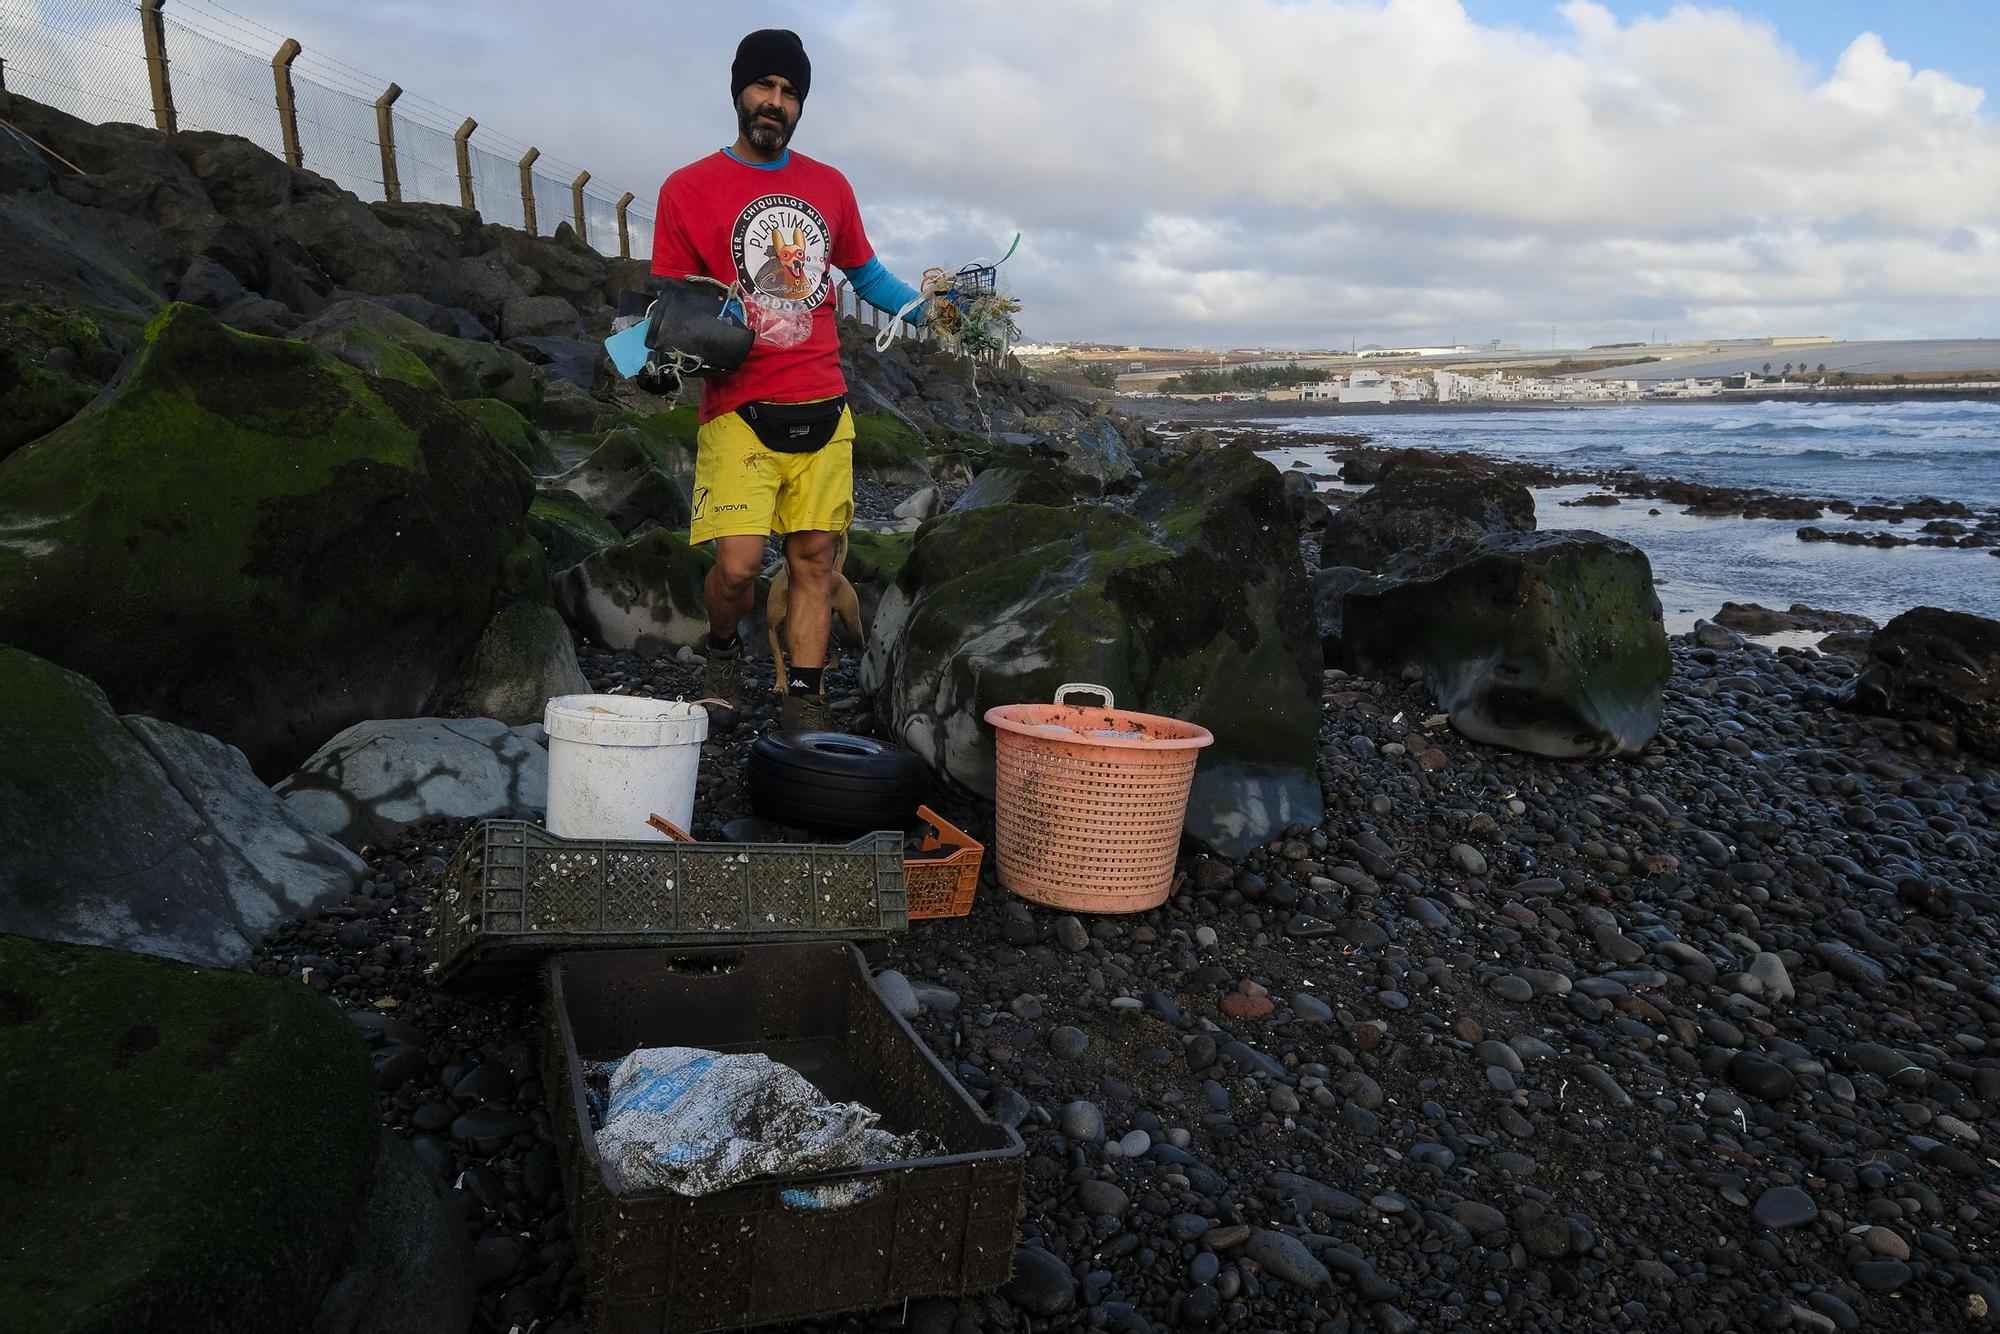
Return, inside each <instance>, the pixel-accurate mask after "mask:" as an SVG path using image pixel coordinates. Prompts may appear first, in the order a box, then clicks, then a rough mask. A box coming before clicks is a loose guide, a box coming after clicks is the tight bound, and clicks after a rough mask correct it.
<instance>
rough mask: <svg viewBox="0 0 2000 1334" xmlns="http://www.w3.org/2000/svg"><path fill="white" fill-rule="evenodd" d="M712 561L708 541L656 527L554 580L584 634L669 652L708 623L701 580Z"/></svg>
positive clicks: (562, 605) (569, 616)
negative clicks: (698, 543)
mask: <svg viewBox="0 0 2000 1334" xmlns="http://www.w3.org/2000/svg"><path fill="white" fill-rule="evenodd" d="M714 564H715V552H714V550H713V549H712V547H711V546H710V545H709V544H707V543H704V544H703V545H701V546H699V547H696V546H690V545H689V543H688V540H687V534H686V533H677V532H671V531H669V530H668V529H665V528H655V529H652V530H651V531H650V532H647V533H646V534H645V535H644V536H641V537H635V538H633V539H632V540H631V541H629V542H620V543H619V544H617V545H616V546H610V547H606V548H604V549H603V550H602V551H599V552H596V553H595V554H593V555H591V556H590V557H589V558H588V559H586V560H584V561H583V562H582V563H580V564H578V565H574V566H572V567H570V568H569V569H567V570H565V571H563V573H562V574H561V575H559V576H558V577H557V578H556V581H555V597H556V606H557V608H558V609H559V610H561V612H562V614H563V619H565V620H566V621H568V622H569V623H570V625H572V626H573V627H575V628H576V629H577V630H578V631H579V632H580V633H582V634H583V635H585V636H587V637H588V638H590V639H591V640H593V641H595V642H596V643H599V644H602V645H604V646H606V647H608V648H617V649H628V650H630V651H632V652H635V653H641V654H657V653H670V652H673V651H674V650H675V649H678V648H682V647H684V646H687V645H692V644H694V643H696V642H697V641H698V640H699V639H700V638H701V637H702V636H703V635H704V634H706V633H707V630H708V610H707V602H706V599H705V597H704V596H703V593H702V584H703V582H704V581H705V580H706V579H707V577H708V571H709V569H710V568H711V567H712V566H713V565H714Z"/></svg>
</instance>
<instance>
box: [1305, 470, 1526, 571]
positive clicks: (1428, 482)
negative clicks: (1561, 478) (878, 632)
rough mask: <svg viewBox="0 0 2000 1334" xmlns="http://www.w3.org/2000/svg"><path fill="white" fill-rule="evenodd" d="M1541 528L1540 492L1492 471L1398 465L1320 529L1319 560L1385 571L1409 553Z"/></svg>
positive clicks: (1338, 511)
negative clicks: (1537, 496) (1537, 525)
mask: <svg viewBox="0 0 2000 1334" xmlns="http://www.w3.org/2000/svg"><path fill="white" fill-rule="evenodd" d="M1534 528H1535V497H1534V495H1533V494H1532V493H1531V492H1530V491H1529V490H1528V488H1527V487H1525V486H1522V485H1521V484H1520V483H1519V482H1510V481H1507V480H1506V479H1505V478H1502V477H1498V476H1495V475H1494V474H1492V473H1489V472H1481V471H1476V470H1470V469H1467V468H1463V467H1456V466H1451V467H1446V466H1437V465H1433V464H1428V463H1420V462H1408V463H1397V464H1395V465H1394V466H1393V467H1390V468H1389V469H1388V470H1387V471H1386V472H1384V473H1383V474H1382V477H1381V480H1380V481H1378V482H1376V483H1375V485H1374V488H1373V489H1372V490H1370V491H1369V492H1368V493H1367V494H1366V495H1364V496H1362V497H1361V498H1360V499H1358V500H1353V501H1350V502H1349V503H1347V504H1346V505H1343V506H1341V508H1340V509H1338V510H1336V511H1334V513H1333V516H1332V517H1331V518H1330V519H1329V520H1328V521H1327V525H1326V531H1325V532H1324V533H1322V534H1321V535H1320V548H1319V549H1320V557H1319V559H1320V564H1322V565H1353V566H1357V567H1359V568H1361V569H1364V570H1375V569H1380V568H1381V567H1382V566H1384V565H1386V564H1388V562H1389V561H1390V560H1392V559H1394V558H1395V557H1396V556H1397V555H1399V554H1401V553H1403V552H1406V551H1424V550H1427V549H1429V548H1431V547H1435V546H1440V545H1444V544H1447V543H1451V542H1460V541H1477V540H1479V539H1480V538H1482V537H1485V536H1487V535H1488V534H1489V533H1527V532H1533V531H1534Z"/></svg>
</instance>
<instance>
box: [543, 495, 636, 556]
mask: <svg viewBox="0 0 2000 1334" xmlns="http://www.w3.org/2000/svg"><path fill="white" fill-rule="evenodd" d="M528 531H529V532H531V533H533V534H534V535H535V540H536V541H537V542H540V543H541V544H542V550H543V551H544V552H546V553H547V554H548V562H549V573H550V574H560V573H562V571H564V570H567V569H568V568H569V567H570V566H572V565H574V564H576V563H577V562H578V561H580V560H583V559H584V558H585V557H587V556H590V555H591V554H593V553H594V552H599V551H602V550H604V548H606V547H609V546H616V545H617V544H618V543H619V542H621V541H623V540H624V538H623V537H622V535H621V534H620V533H619V531H618V530H617V529H616V528H613V527H612V526H611V521H610V520H609V519H606V518H605V517H604V516H603V515H602V514H599V513H598V512H597V508H596V507H595V506H594V505H592V504H591V503H590V502H589V501H587V500H585V499H584V498H583V497H582V496H579V495H577V494H576V493H575V492H574V491H562V490H555V489H550V490H543V491H537V492H536V493H535V503H534V504H533V505H530V506H529V507H528Z"/></svg>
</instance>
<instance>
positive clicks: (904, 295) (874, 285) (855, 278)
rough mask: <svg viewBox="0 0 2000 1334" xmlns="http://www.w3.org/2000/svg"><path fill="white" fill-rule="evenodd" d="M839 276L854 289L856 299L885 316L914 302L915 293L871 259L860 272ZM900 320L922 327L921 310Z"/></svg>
mask: <svg viewBox="0 0 2000 1334" xmlns="http://www.w3.org/2000/svg"><path fill="white" fill-rule="evenodd" d="M841 272H842V273H844V274H846V275H847V281H848V282H850V283H852V284H853V285H854V294H855V295H856V296H858V297H860V298H861V299H862V300H863V301H866V302H867V303H868V304H869V305H871V306H873V307H875V309H877V310H879V311H882V312H884V313H885V314H889V315H894V314H895V313H896V312H897V311H899V310H901V309H902V308H903V307H904V306H907V305H909V304H910V303H911V302H912V301H915V300H916V299H917V289H916V288H914V287H912V286H910V285H909V284H908V283H906V282H904V281H903V280H902V279H901V278H898V277H897V276H896V275H895V274H893V273H891V272H889V270H888V269H887V268H886V267H885V266H884V265H883V263H882V261H881V260H880V259H879V258H877V257H875V256H873V255H871V256H869V259H868V262H867V263H866V264H863V265H862V266H861V267H860V268H858V269H842V270H841ZM903 318H904V319H905V320H906V321H908V322H909V323H911V324H922V323H923V322H924V308H923V307H922V306H918V307H917V308H916V309H915V310H913V311H911V312H910V313H909V314H908V315H905V316H904V317H903Z"/></svg>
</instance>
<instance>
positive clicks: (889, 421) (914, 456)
mask: <svg viewBox="0 0 2000 1334" xmlns="http://www.w3.org/2000/svg"><path fill="white" fill-rule="evenodd" d="M854 466H855V467H857V468H873V469H884V468H891V469H895V468H914V469H917V470H920V471H921V470H923V469H924V468H925V467H926V466H927V458H926V455H925V452H924V438H923V437H922V436H921V435H919V434H917V433H916V432H915V431H913V430H911V429H910V428H909V427H908V426H907V425H905V424H904V423H902V422H900V421H898V420H896V419H895V418H894V417H892V416H890V415H889V414H888V413H886V412H857V413H855V414H854Z"/></svg>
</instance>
